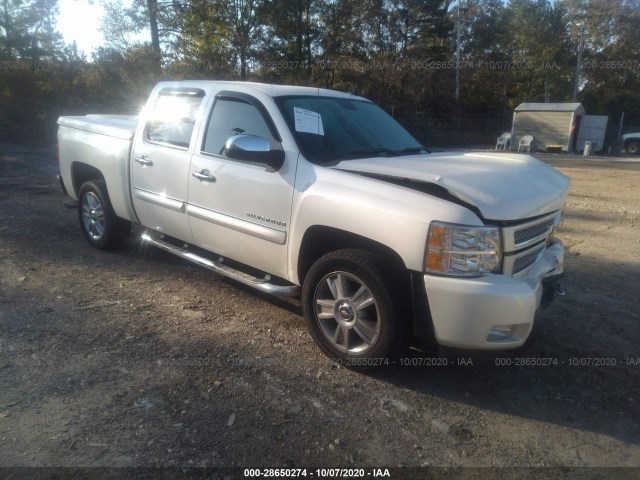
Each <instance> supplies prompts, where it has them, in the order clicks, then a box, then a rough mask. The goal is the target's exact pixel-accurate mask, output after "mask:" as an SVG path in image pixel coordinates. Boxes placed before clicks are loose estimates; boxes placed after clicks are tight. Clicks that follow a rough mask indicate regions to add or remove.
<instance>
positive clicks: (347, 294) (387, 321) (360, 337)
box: [302, 249, 409, 369]
mask: <svg viewBox="0 0 640 480" xmlns="http://www.w3.org/2000/svg"><path fill="white" fill-rule="evenodd" d="M397 280H398V279H397V278H394V275H393V274H392V272H391V271H390V269H388V268H385V267H384V266H383V265H382V264H381V263H380V262H379V261H378V260H377V259H376V257H375V256H374V255H373V254H371V253H369V252H366V251H364V250H355V249H345V250H337V251H334V252H331V253H328V254H326V255H324V256H323V257H321V258H320V259H319V260H318V261H317V262H316V263H315V264H314V265H313V266H312V267H311V269H310V270H309V272H308V274H307V276H306V278H305V281H304V286H303V290H302V300H303V306H304V315H305V319H306V321H307V327H308V329H309V332H310V333H311V336H312V337H313V339H314V340H315V341H316V343H317V344H318V346H319V347H320V349H321V350H322V351H323V352H324V353H325V354H326V355H327V356H329V357H330V358H331V359H333V360H335V361H337V362H339V363H342V364H343V365H345V366H349V367H352V368H357V369H363V368H367V367H373V366H377V365H383V364H385V365H386V364H388V363H389V358H390V357H393V356H394V355H395V354H397V353H399V352H401V351H403V350H404V349H405V348H406V346H407V343H408V333H409V329H408V326H407V325H408V324H407V322H406V315H404V314H405V313H406V312H407V310H408V309H407V308H405V307H406V306H407V304H408V302H403V301H402V298H403V296H404V295H403V294H402V292H400V291H399V289H397V288H396V287H397V286H398V281H397Z"/></svg>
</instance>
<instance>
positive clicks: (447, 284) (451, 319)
mask: <svg viewBox="0 0 640 480" xmlns="http://www.w3.org/2000/svg"><path fill="white" fill-rule="evenodd" d="M563 263H564V246H563V244H562V242H561V241H560V240H557V239H556V240H554V241H553V243H552V244H551V245H550V246H549V247H547V249H546V250H545V251H544V253H543V255H542V257H541V258H540V259H539V260H538V261H537V262H536V263H535V264H534V265H533V266H532V267H531V269H530V270H529V271H528V272H527V273H526V274H525V275H523V276H521V277H511V276H508V275H500V274H489V275H485V276H483V277H477V278H453V277H438V276H434V275H424V285H425V289H426V291H427V298H428V302H429V309H430V312H431V319H432V321H433V328H434V333H435V337H436V340H437V341H438V343H439V344H440V345H442V346H446V347H454V348H464V349H474V350H476V349H477V350H506V349H511V348H517V347H520V346H521V345H522V344H523V343H524V342H525V341H526V340H527V337H528V336H529V334H530V333H531V329H532V327H533V322H534V317H535V313H536V311H537V310H538V308H540V306H541V303H542V300H543V296H544V297H545V301H546V300H547V299H548V298H549V297H548V296H547V295H552V290H551V289H552V288H554V287H555V283H556V281H557V279H558V278H560V276H561V275H562V273H563V272H564V267H563ZM496 327H498V328H499V329H504V328H510V329H511V334H510V335H505V336H503V337H496V336H495V335H491V336H490V333H491V332H492V328H493V329H495V328H496Z"/></svg>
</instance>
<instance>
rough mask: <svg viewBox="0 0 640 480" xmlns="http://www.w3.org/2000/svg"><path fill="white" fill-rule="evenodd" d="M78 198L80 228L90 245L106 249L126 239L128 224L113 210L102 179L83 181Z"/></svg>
mask: <svg viewBox="0 0 640 480" xmlns="http://www.w3.org/2000/svg"><path fill="white" fill-rule="evenodd" d="M78 199H79V202H78V218H79V220H80V228H81V229H82V234H83V235H84V237H85V238H86V239H87V241H88V242H89V244H90V245H91V246H92V247H94V248H97V249H98V250H108V249H110V248H114V247H117V246H119V245H120V244H122V242H124V240H126V238H127V237H128V236H129V229H130V224H129V222H128V221H126V220H124V219H122V218H120V217H118V216H117V215H116V214H115V212H114V211H113V207H112V206H111V202H110V201H109V195H108V193H107V186H106V184H105V183H104V181H102V180H92V181H90V182H86V183H83V184H82V186H81V187H80V190H79V192H78Z"/></svg>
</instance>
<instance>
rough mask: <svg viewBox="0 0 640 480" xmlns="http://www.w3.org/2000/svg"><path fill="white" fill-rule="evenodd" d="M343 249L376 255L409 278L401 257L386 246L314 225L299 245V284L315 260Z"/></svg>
mask: <svg viewBox="0 0 640 480" xmlns="http://www.w3.org/2000/svg"><path fill="white" fill-rule="evenodd" d="M344 248H353V249H360V250H366V251H369V252H373V253H375V254H378V255H380V258H381V259H383V261H384V264H385V266H386V267H387V268H391V269H392V270H393V272H394V273H397V274H405V273H406V275H405V277H406V278H407V279H408V278H409V271H408V269H407V267H406V265H405V263H404V261H403V260H402V257H401V256H400V254H399V253H398V252H396V251H395V250H393V249H391V248H389V247H388V246H386V245H384V244H382V243H379V242H376V241H375V240H372V239H370V238H367V237H363V236H361V235H358V234H355V233H352V232H347V231H345V230H341V229H338V228H335V227H328V226H324V225H314V226H311V227H309V228H308V229H307V230H306V231H305V233H304V236H303V237H302V242H301V244H300V250H299V254H298V265H297V272H296V273H297V274H298V279H299V281H300V284H302V283H303V282H304V277H305V276H306V274H307V272H308V271H309V269H310V268H311V266H312V265H313V264H314V263H315V261H316V260H318V259H319V258H320V257H322V256H323V255H325V254H327V253H329V252H332V251H334V250H340V249H344Z"/></svg>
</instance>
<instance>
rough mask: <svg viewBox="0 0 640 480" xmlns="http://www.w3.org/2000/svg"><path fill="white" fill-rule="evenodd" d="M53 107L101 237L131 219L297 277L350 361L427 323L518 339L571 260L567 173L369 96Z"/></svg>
mask: <svg viewBox="0 0 640 480" xmlns="http://www.w3.org/2000/svg"><path fill="white" fill-rule="evenodd" d="M58 124H59V129H58V148H59V166H60V175H59V178H60V182H61V186H62V189H63V191H64V192H65V193H66V194H68V195H69V196H70V197H71V200H67V201H66V202H65V203H66V204H67V206H68V207H69V208H77V211H78V216H79V223H80V227H81V230H82V233H83V234H84V237H86V240H87V241H88V242H89V244H90V245H92V246H93V247H95V248H98V249H108V248H112V247H115V246H117V245H119V244H120V243H122V242H123V241H124V240H126V239H127V238H128V237H129V235H130V232H131V231H132V230H133V231H134V232H136V234H138V235H139V241H142V242H145V243H147V244H150V245H154V246H156V247H159V248H161V249H164V250H166V251H168V252H171V253H173V254H175V255H178V256H180V257H182V258H183V259H185V260H188V261H190V262H193V263H195V264H198V265H200V266H202V267H205V268H208V269H210V270H212V271H214V272H218V273H219V274H222V275H224V276H227V277H231V278H232V279H235V280H236V281H238V282H240V283H242V284H245V285H249V286H251V287H254V288H256V289H258V290H260V291H262V292H267V293H269V294H273V295H285V296H286V295H291V296H298V295H300V296H301V300H302V304H303V312H304V317H305V320H306V323H307V326H308V329H309V332H310V334H311V336H312V337H313V339H314V340H315V342H316V343H317V345H318V346H319V347H320V349H321V350H322V351H323V352H324V353H325V354H326V355H328V356H329V357H331V358H332V359H334V360H336V361H340V362H345V364H349V365H354V366H363V365H364V366H367V365H368V364H370V363H371V362H374V363H375V362H377V361H380V360H379V359H388V358H390V356H392V355H397V354H398V353H399V352H402V351H403V350H404V349H405V348H406V347H407V346H409V345H410V344H411V342H412V341H414V342H415V343H416V344H418V343H423V342H419V341H421V340H432V341H434V340H435V342H437V343H436V345H440V346H443V347H454V348H456V349H471V350H507V349H513V348H516V347H520V346H522V345H523V344H524V343H525V341H526V340H527V337H528V336H529V334H530V332H531V330H532V327H533V324H534V318H535V317H536V312H537V311H538V310H539V309H540V307H541V305H543V304H545V302H546V301H548V300H550V299H551V298H552V297H553V293H554V289H555V288H556V286H555V285H556V282H557V280H558V279H559V278H560V277H561V276H562V275H563V256H564V247H563V244H562V242H561V241H560V240H559V239H558V238H557V237H556V235H555V232H556V230H557V228H558V226H559V224H560V221H561V216H562V210H563V208H564V204H565V200H566V197H567V193H568V188H569V181H568V179H567V177H566V176H565V175H563V174H562V173H560V172H558V171H556V170H555V169H553V168H551V167H549V166H547V165H545V164H543V163H542V162H540V161H538V160H536V159H534V158H532V157H530V156H528V155H524V154H513V153H511V154H510V153H495V152H485V153H464V152H450V153H443V152H440V153H430V152H429V151H428V150H426V149H425V148H424V147H423V146H422V145H420V143H419V142H418V141H417V140H416V139H415V138H414V137H413V136H411V135H410V134H409V133H408V132H407V131H406V130H405V129H404V128H403V127H402V126H400V125H399V124H398V123H397V122H396V121H395V120H394V119H393V118H392V117H391V116H390V115H388V114H387V113H386V112H385V111H384V110H383V109H382V108H380V107H379V106H377V105H376V104H375V103H373V102H371V101H369V100H367V99H365V98H362V97H359V96H355V95H352V94H347V93H342V92H338V91H332V90H325V89H318V88H310V87H294V86H278V85H266V84H259V83H245V82H223V81H220V82H217V81H179V82H161V83H159V84H158V85H157V86H156V87H155V89H154V90H153V92H152V93H151V95H150V97H149V100H148V102H147V104H146V106H145V107H144V109H143V110H142V112H141V114H140V116H139V117H133V116H131V117H130V116H117V115H116V116H109V115H86V116H74V117H71V116H70V117H60V119H59V120H58ZM132 227H133V228H132ZM368 362H369V363H368Z"/></svg>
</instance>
